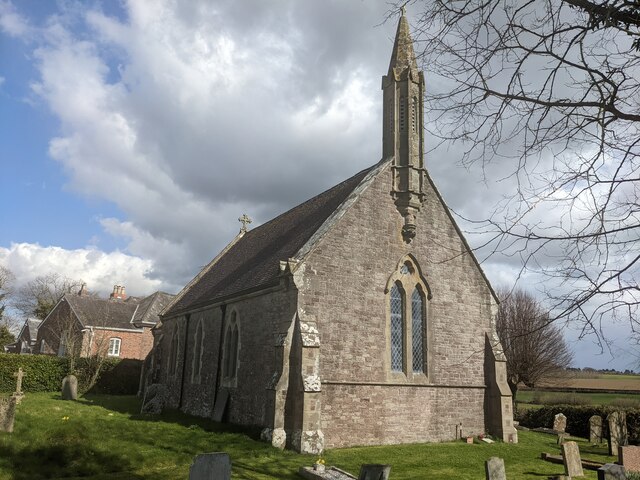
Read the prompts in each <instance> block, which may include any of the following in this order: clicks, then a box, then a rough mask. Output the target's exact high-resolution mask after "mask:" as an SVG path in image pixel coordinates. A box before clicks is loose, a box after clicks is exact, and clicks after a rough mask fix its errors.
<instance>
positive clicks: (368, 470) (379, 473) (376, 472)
mask: <svg viewBox="0 0 640 480" xmlns="http://www.w3.org/2000/svg"><path fill="white" fill-rule="evenodd" d="M390 472H391V465H380V464H375V463H374V464H368V465H362V466H361V467H360V475H359V476H358V480H389V473H390Z"/></svg>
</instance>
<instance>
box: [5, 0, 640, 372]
mask: <svg viewBox="0 0 640 480" xmlns="http://www.w3.org/2000/svg"><path fill="white" fill-rule="evenodd" d="M274 5H275V6H274ZM385 13H386V5H385V4H384V3H383V2H377V1H364V0H363V1H360V2H343V1H340V0H333V1H323V2H294V1H285V0H282V1H279V2H276V4H272V3H271V2H263V1H261V0H248V1H244V2H234V1H230V0H229V1H216V2H209V1H203V2H198V1H195V0H194V1H190V2H172V1H165V0H157V1H149V2H144V1H136V2H130V3H129V2H125V1H122V2H119V1H108V2H97V1H91V2H89V1H87V2H81V1H72V0H65V1H57V2H54V1H38V0H32V1H26V0H21V1H14V2H11V1H8V0H0V77H1V79H0V112H1V114H0V145H1V149H0V158H1V161H2V166H3V175H2V177H1V178H2V180H1V183H0V188H1V191H2V196H3V198H2V200H3V201H2V202H1V206H0V219H1V220H2V225H3V228H2V229H0V263H1V264H3V265H5V266H7V267H9V268H10V269H11V270H12V271H13V272H14V273H15V274H16V277H17V283H18V284H20V283H24V282H27V281H29V280H31V279H32V278H34V277H35V276H36V275H38V274H43V273H47V272H49V271H57V272H59V273H62V274H64V275H67V276H69V277H71V278H81V279H83V280H84V281H86V282H87V283H88V286H89V288H90V289H92V290H94V291H97V292H99V293H101V294H103V295H106V294H107V293H108V292H109V291H110V289H111V288H112V286H113V285H114V284H123V285H126V286H127V290H128V292H129V293H132V294H134V295H143V294H147V293H150V292H152V291H155V290H157V289H162V290H165V291H168V292H171V293H175V292H177V291H178V290H179V289H180V288H181V287H182V286H183V285H184V284H185V283H186V282H187V281H189V280H190V278H191V277H192V276H193V275H194V274H195V273H197V271H198V270H199V268H200V267H201V266H202V265H204V264H206V263H207V262H208V261H209V260H210V259H211V258H212V257H213V256H214V255H215V254H216V253H217V252H218V251H219V250H220V249H221V248H222V247H223V246H224V245H225V244H226V243H227V242H228V241H229V240H230V239H231V238H233V236H234V235H235V234H236V233H237V231H238V228H239V224H238V222H237V218H238V217H239V216H240V215H241V214H242V213H248V214H249V215H250V216H251V217H253V219H254V223H253V226H255V225H256V224H259V223H261V222H264V221H266V220H268V219H269V218H271V217H272V216H273V215H275V214H277V213H280V212H282V211H284V210H286V209H288V208H290V207H291V206H293V205H295V204H296V203H298V202H300V201H303V200H305V199H306V198H309V197H310V196H312V195H314V194H316V193H319V192H321V191H322V190H324V189H326V188H328V187H330V186H332V185H333V184H335V183H336V182H338V181H340V180H342V179H344V178H347V177H348V176H350V175H352V174H353V173H355V172H357V171H359V170H361V169H362V168H366V167H368V166H370V165H371V164H373V163H375V162H376V161H378V159H379V157H380V154H381V138H380V131H381V128H380V123H381V120H380V114H381V92H380V78H381V76H382V75H383V74H385V73H386V70H387V66H388V60H389V55H390V51H391V46H392V40H393V35H394V32H395V22H386V23H385V22H383V20H384V18H385ZM409 15H411V11H410V12H409ZM410 18H411V16H410ZM427 85H433V82H431V83H430V79H429V77H427ZM456 158H457V154H456V147H451V148H449V149H447V150H443V151H441V152H439V153H438V154H437V155H434V156H433V157H432V158H428V159H427V166H428V168H429V169H430V173H431V174H432V176H433V177H434V178H435V180H436V182H437V184H438V186H439V188H440V190H441V191H442V192H443V194H444V197H445V199H446V200H447V202H448V204H449V205H450V206H451V207H452V208H453V209H454V210H455V211H456V212H460V213H462V214H464V215H465V216H468V217H470V218H478V216H479V215H481V214H482V210H483V209H485V210H486V209H487V208H491V206H492V205H493V204H495V202H496V201H497V200H498V199H499V198H500V195H501V194H502V192H503V191H504V189H505V188H509V185H505V184H504V182H503V183H502V184H500V185H487V184H485V183H484V182H482V181H481V180H479V178H480V175H479V173H478V171H474V170H473V169H471V170H467V169H465V168H462V167H460V166H459V165H458V164H457V160H456ZM483 267H484V269H485V270H486V272H487V274H488V276H489V278H490V279H491V280H492V281H493V282H494V283H496V284H509V283H510V282H513V281H514V280H515V278H516V276H517V274H518V270H519V265H518V264H517V261H516V260H515V259H512V258H511V259H508V258H502V259H500V258H498V259H492V260H491V261H490V262H487V263H486V264H484V266H483ZM532 285H533V282H532ZM524 286H527V285H524ZM610 331H611V332H612V337H613V339H614V340H615V343H614V345H613V347H612V350H611V352H613V354H611V353H609V352H607V353H605V354H604V355H600V356H594V353H595V352H597V351H598V349H597V348H595V347H594V346H593V345H592V343H591V342H590V341H589V340H586V341H582V342H578V343H572V346H573V348H574V350H575V351H576V363H577V364H578V365H580V366H598V367H606V368H610V367H616V368H621V369H625V368H629V367H632V366H634V365H635V364H637V362H638V359H637V357H636V356H635V355H637V351H635V350H633V347H631V346H630V345H628V344H627V341H628V329H626V328H625V326H624V325H618V326H614V327H611V328H610ZM567 332H568V337H569V338H571V339H574V338H575V337H576V336H577V334H576V333H575V332H573V331H571V330H568V331H567ZM572 342H573V340H572Z"/></svg>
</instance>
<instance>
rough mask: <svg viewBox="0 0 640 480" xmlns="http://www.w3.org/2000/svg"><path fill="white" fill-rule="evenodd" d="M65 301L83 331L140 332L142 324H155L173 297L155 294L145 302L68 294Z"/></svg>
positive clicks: (142, 300)
mask: <svg viewBox="0 0 640 480" xmlns="http://www.w3.org/2000/svg"><path fill="white" fill-rule="evenodd" d="M63 298H64V300H66V301H67V302H68V303H69V305H70V306H71V308H72V309H73V311H74V312H75V314H76V315H77V317H78V320H79V321H80V323H81V324H82V326H83V327H101V328H124V329H139V328H141V325H140V324H142V323H144V324H155V323H156V322H157V321H158V313H159V312H160V311H161V310H162V309H163V308H164V307H165V305H167V304H168V303H169V301H170V300H171V298H173V295H169V294H168V293H164V292H155V293H153V294H152V295H149V296H148V297H145V298H141V299H140V298H136V297H129V298H127V300H125V301H121V300H113V299H105V298H99V297H95V296H91V295H83V296H80V295H76V294H72V293H67V294H65V295H64V297H63Z"/></svg>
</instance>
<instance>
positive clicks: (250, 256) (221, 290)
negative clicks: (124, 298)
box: [163, 166, 375, 317]
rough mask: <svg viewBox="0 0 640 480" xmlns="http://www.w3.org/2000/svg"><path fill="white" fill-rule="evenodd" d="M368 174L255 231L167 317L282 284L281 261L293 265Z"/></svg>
mask: <svg viewBox="0 0 640 480" xmlns="http://www.w3.org/2000/svg"><path fill="white" fill-rule="evenodd" d="M374 168H375V166H373V167H370V168H367V169H365V170H363V171H361V172H359V173H357V174H356V175H354V176H353V177H351V178H349V179H347V180H345V181H344V182H342V183H339V184H338V185H336V186H334V187H332V188H330V189H329V190H327V191H325V192H323V193H321V194H320V195H317V196H315V197H313V198H311V199H309V200H307V201H306V202H304V203H301V204H300V205H298V206H296V207H294V208H292V209H291V210H289V211H287V212H285V213H283V214H281V215H279V216H277V217H275V218H274V219H272V220H270V221H268V222H266V223H264V224H262V225H260V226H259V227H256V228H254V229H252V230H249V231H248V232H246V233H245V234H244V236H242V237H241V238H238V237H236V241H235V243H233V242H232V244H230V246H228V247H227V248H228V250H227V251H226V252H224V254H223V255H221V256H220V258H218V259H217V261H215V263H213V265H211V264H210V265H208V266H207V267H205V269H204V270H203V271H202V272H201V273H200V274H199V276H200V278H198V277H196V279H195V280H194V281H192V284H190V285H188V286H187V287H185V290H183V292H181V294H180V295H179V296H178V299H177V300H176V302H175V303H174V304H173V305H171V306H170V307H169V309H168V310H167V311H166V312H165V313H164V314H163V316H164V317H171V316H173V315H176V314H178V313H180V312H183V311H187V310H189V309H191V308H194V307H197V306H204V305H206V304H209V303H213V302H215V301H217V300H218V299H222V298H224V297H229V296H233V295H235V294H238V293H240V292H243V291H246V290H251V289H255V288H259V287H267V286H269V285H272V284H275V283H276V282H277V278H278V274H279V267H280V261H281V260H287V259H289V258H292V257H294V256H295V254H296V253H297V252H298V251H299V250H300V249H301V248H302V247H303V246H304V245H305V243H306V242H307V241H308V240H309V239H310V238H311V237H312V236H313V234H314V233H315V232H316V231H317V230H318V229H319V228H320V227H321V226H322V225H323V223H324V222H325V221H326V220H327V219H328V218H329V217H330V216H331V214H333V213H334V212H335V211H336V210H337V209H338V207H340V205H341V204H342V203H343V202H344V201H345V200H346V199H347V197H348V196H349V195H350V194H351V193H352V192H353V190H354V189H355V188H356V187H357V186H358V185H359V184H360V182H361V181H362V180H363V179H364V178H365V176H366V175H367V174H368V173H369V172H370V171H371V170H373V169H374Z"/></svg>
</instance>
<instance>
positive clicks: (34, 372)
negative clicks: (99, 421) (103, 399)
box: [0, 353, 142, 395]
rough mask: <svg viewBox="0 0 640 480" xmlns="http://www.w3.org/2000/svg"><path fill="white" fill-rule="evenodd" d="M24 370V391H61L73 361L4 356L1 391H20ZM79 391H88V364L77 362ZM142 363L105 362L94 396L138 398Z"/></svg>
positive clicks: (0, 366)
mask: <svg viewBox="0 0 640 480" xmlns="http://www.w3.org/2000/svg"><path fill="white" fill-rule="evenodd" d="M20 367H22V371H23V372H24V377H23V378H22V391H24V392H25V393H29V392H58V391H60V388H61V384H62V379H63V378H64V377H65V375H66V374H67V372H68V371H69V360H68V358H65V357H55V356H50V355H16V354H15V353H0V392H7V393H11V392H13V391H15V389H16V379H15V377H14V374H15V372H17V371H18V368H20ZM76 369H77V372H76V375H77V377H78V384H79V385H78V389H79V390H80V391H81V392H82V391H84V390H85V389H86V388H85V386H86V383H87V380H88V378H89V372H88V371H87V366H86V362H85V361H83V359H80V360H79V361H78V362H77V367H76ZM141 369H142V361H141V360H131V359H112V358H108V359H106V360H105V362H104V364H103V367H102V373H101V374H100V377H99V378H98V381H97V382H96V384H95V385H94V387H93V388H92V389H91V391H90V392H91V393H108V394H112V395H134V394H136V393H137V392H138V385H139V381H140V372H141Z"/></svg>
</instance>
